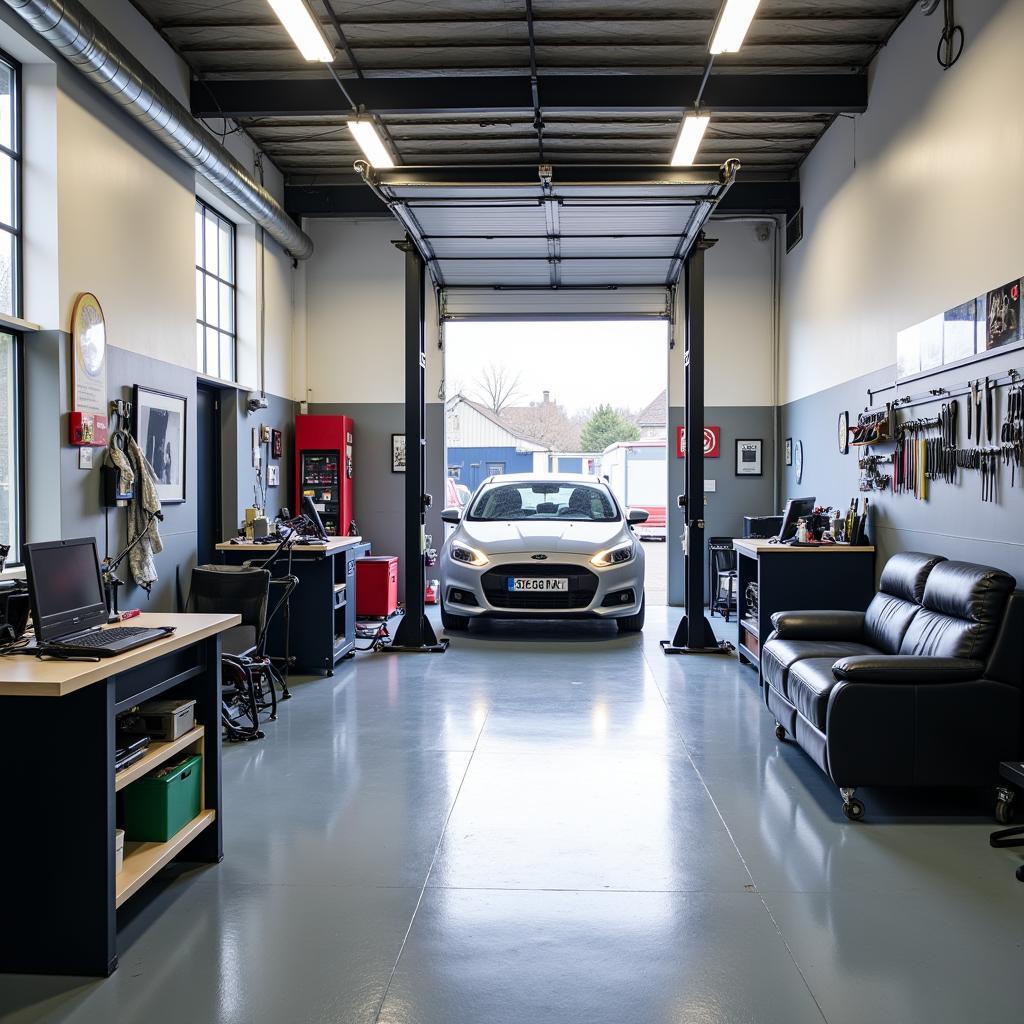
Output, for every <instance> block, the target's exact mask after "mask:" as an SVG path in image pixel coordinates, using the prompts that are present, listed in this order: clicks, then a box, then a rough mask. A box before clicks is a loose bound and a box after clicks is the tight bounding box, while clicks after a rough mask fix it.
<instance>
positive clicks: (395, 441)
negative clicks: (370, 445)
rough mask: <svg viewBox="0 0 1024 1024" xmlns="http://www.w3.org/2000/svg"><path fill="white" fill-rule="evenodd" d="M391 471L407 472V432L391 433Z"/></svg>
mask: <svg viewBox="0 0 1024 1024" xmlns="http://www.w3.org/2000/svg"><path fill="white" fill-rule="evenodd" d="M391 472H392V473H404V472H405V434H392V435H391Z"/></svg>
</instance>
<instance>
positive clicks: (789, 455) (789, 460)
mask: <svg viewBox="0 0 1024 1024" xmlns="http://www.w3.org/2000/svg"><path fill="white" fill-rule="evenodd" d="M784 450H785V453H786V465H787V466H792V465H793V438H791V437H787V438H786V445H785V449H784Z"/></svg>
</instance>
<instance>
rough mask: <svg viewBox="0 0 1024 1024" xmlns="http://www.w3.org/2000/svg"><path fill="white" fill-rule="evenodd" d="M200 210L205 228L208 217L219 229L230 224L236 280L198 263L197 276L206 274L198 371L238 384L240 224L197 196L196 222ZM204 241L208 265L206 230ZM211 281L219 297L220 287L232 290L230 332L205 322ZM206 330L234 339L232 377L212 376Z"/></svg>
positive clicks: (204, 253) (198, 318)
mask: <svg viewBox="0 0 1024 1024" xmlns="http://www.w3.org/2000/svg"><path fill="white" fill-rule="evenodd" d="M199 210H202V212H203V224H204V228H205V224H206V218H207V217H213V218H215V219H216V221H217V224H218V228H219V226H220V225H221V224H224V225H227V227H228V228H229V229H230V231H231V266H232V269H233V276H234V280H233V281H228V280H227V279H226V278H223V277H221V276H220V274H215V273H213V271H211V270H207V269H206V267H205V266H200V264H198V263H197V264H196V267H195V270H196V274H197V275H199V274H202V275H203V309H202V315H200V311H199V309H198V307H197V308H196V326H197V327H200V326H201V327H202V328H203V359H202V363H201V364H200V365H197V366H196V369H197V370H198V372H199V373H200V374H202V375H203V376H205V377H212V378H214V379H216V380H224V381H230V382H231V383H237V381H238V225H237V224H236V223H235V222H234V221H233V220H232V219H231V218H230V217H225V216H224V214H223V213H221V212H220V210H218V209H217V208H216V207H214V206H212V205H211V204H210V203H208V202H207V201H206V200H205V199H203V198H202V197H201V196H196V197H195V208H194V211H193V219H194V215H195V213H198V212H199ZM201 241H202V259H203V262H204V263H205V262H206V231H205V229H204V231H203V232H202V239H201ZM208 278H210V279H213V280H214V281H216V282H217V290H218V295H219V294H220V286H221V285H225V286H226V287H228V288H230V289H231V323H232V329H231V330H230V331H226V330H224V329H223V327H221V326H220V325H219V323H218V324H211V323H210V322H209V321H208V320H205V319H204V317H205V316H206V281H207V279H208ZM217 319H218V321H219V319H220V313H219V310H218V316H217ZM207 331H216V332H217V334H218V335H227V336H229V337H230V338H231V374H230V376H228V375H225V374H223V373H220V372H218V373H212V372H211V370H210V368H209V365H208V363H207V349H206V332H207ZM196 356H197V361H198V352H197V353H196ZM217 362H218V370H220V369H222V367H220V357H219V356H218V360H217Z"/></svg>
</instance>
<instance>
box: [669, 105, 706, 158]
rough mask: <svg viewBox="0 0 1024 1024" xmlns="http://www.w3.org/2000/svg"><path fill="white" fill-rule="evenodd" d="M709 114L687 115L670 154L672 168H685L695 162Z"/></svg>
mask: <svg viewBox="0 0 1024 1024" xmlns="http://www.w3.org/2000/svg"><path fill="white" fill-rule="evenodd" d="M710 120H711V115H710V114H687V115H686V117H684V118H683V123H682V125H681V126H680V128H679V138H678V140H677V141H676V149H675V152H674V153H673V154H672V166H673V167H687V166H689V165H690V164H692V163H695V162H696V156H697V150H698V149H700V144H701V140H702V139H703V138H704V132H706V131H707V127H708V122H710Z"/></svg>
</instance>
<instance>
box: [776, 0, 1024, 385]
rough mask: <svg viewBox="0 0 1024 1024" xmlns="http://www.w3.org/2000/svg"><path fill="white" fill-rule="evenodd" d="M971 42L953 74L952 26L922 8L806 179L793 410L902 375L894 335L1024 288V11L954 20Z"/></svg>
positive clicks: (792, 290)
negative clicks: (945, 36)
mask: <svg viewBox="0 0 1024 1024" xmlns="http://www.w3.org/2000/svg"><path fill="white" fill-rule="evenodd" d="M956 13H957V19H958V21H959V22H960V23H961V24H962V25H963V27H964V32H965V34H966V39H967V44H966V48H965V50H964V53H963V56H962V57H961V58H960V61H959V62H958V63H957V64H955V65H954V66H953V67H952V68H951V69H950V70H949V71H942V70H941V68H940V67H939V66H938V64H937V62H936V59H935V49H936V44H937V42H938V37H939V33H940V31H941V20H940V16H939V15H936V16H934V17H931V18H925V17H924V16H923V15H922V14H921V13H920V11H918V10H917V9H916V5H915V9H914V10H913V11H912V12H911V14H910V16H909V17H908V18H907V20H906V21H905V22H904V23H903V25H902V26H901V27H900V28H899V29H898V30H897V32H896V33H895V35H894V36H893V38H892V39H891V40H890V41H889V44H888V45H887V46H886V47H885V49H884V50H883V51H882V52H881V54H880V55H879V57H878V58H877V60H876V62H875V64H874V66H873V68H872V80H871V91H870V97H869V105H868V110H867V112H866V113H865V114H863V115H859V116H857V117H856V118H854V119H847V118H840V119H839V120H837V121H836V122H835V124H834V125H833V126H832V127H831V128H830V129H829V130H828V132H826V134H825V136H824V138H823V139H822V140H821V142H819V143H818V145H817V146H816V147H815V149H814V151H813V152H812V153H811V155H810V157H809V158H808V159H807V161H806V162H805V164H804V166H803V169H802V173H801V189H802V198H803V204H804V238H803V241H802V242H801V243H800V244H799V245H798V246H797V247H796V249H794V251H793V252H792V254H791V255H790V256H789V257H788V258H786V260H785V262H784V267H783V280H784V289H783V294H784V300H783V314H784V315H783V332H782V337H783V344H782V353H781V363H780V377H781V381H780V390H781V401H782V402H790V401H793V400H795V399H798V398H801V397H803V396H806V395H809V394H812V393H814V392H817V391H820V390H822V389H823V388H827V387H830V386H832V385H835V384H839V383H841V382H843V381H846V380H849V379H851V378H853V377H856V376H859V375H861V374H864V373H868V372H870V371H874V370H879V369H881V368H883V367H888V366H891V365H892V364H893V363H895V361H896V333H897V331H899V330H902V329H903V328H904V327H907V326H909V325H911V324H914V323H918V322H919V321H921V320H924V319H925V318H927V317H929V316H933V315H934V314H936V313H940V312H942V311H943V310H945V309H947V308H949V307H952V306H955V305H957V304H958V303H960V302H963V301H965V300H967V299H969V298H972V297H974V296H975V295H978V294H981V293H982V292H984V291H986V290H987V289H989V288H993V287H996V286H998V285H1001V284H1004V283H1005V282H1006V281H1008V280H1010V279H1012V278H1014V277H1019V276H1021V275H1022V274H1024V250H1022V244H1021V239H1022V237H1024V202H1022V201H1021V187H1022V180H1024V179H1022V173H1021V172H1022V168H1024V118H1022V117H1021V113H1020V97H1021V96H1024V60H1022V59H1021V47H1022V42H1024V3H1022V2H1021V0H972V2H971V3H961V4H958V5H957V8H956Z"/></svg>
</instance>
